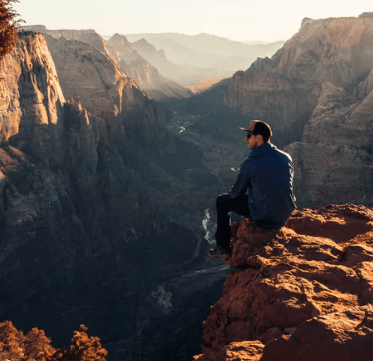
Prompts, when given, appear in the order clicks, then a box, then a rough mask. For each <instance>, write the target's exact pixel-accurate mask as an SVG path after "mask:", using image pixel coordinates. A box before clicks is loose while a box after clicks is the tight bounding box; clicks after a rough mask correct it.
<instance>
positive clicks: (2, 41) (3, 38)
mask: <svg viewBox="0 0 373 361" xmlns="http://www.w3.org/2000/svg"><path fill="white" fill-rule="evenodd" d="M17 2H19V1H18V0H0V60H1V59H2V58H3V57H4V56H5V55H6V54H8V53H9V52H10V51H11V50H12V49H13V47H14V46H15V45H16V43H17V40H18V35H17V32H18V26H19V24H20V23H21V22H23V20H15V19H16V17H17V16H18V14H17V13H16V12H15V11H14V10H13V8H12V3H17Z"/></svg>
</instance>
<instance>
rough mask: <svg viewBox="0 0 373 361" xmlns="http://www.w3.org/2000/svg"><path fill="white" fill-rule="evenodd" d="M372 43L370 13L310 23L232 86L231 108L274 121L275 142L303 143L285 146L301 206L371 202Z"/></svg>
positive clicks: (239, 75) (228, 99) (228, 100)
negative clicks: (264, 63)
mask: <svg viewBox="0 0 373 361" xmlns="http://www.w3.org/2000/svg"><path fill="white" fill-rule="evenodd" d="M372 38H373V26H372V23H371V20H370V18H369V17H367V16H361V17H358V18H330V19H322V20H313V21H310V20H309V19H304V21H303V22H302V27H301V29H300V30H299V32H298V33H297V34H295V35H294V36H293V37H292V38H291V39H290V40H289V41H287V42H286V44H285V45H284V47H283V48H282V49H280V50H279V51H278V52H277V53H276V54H275V55H274V56H273V57H272V58H271V60H270V62H269V63H268V64H267V65H264V67H263V60H261V59H259V60H258V61H257V64H253V65H252V66H251V68H250V69H249V70H247V71H246V72H239V73H236V74H235V75H234V76H233V78H232V81H231V83H230V85H229V90H228V93H227V96H226V99H225V101H226V104H227V105H229V106H231V107H234V108H239V109H241V110H242V111H243V112H244V113H248V114H250V115H252V116H253V117H255V118H259V119H263V120H265V121H267V122H268V123H269V124H271V126H272V128H273V130H274V137H273V141H274V143H275V144H278V145H279V146H281V147H283V146H285V145H288V144H289V143H293V142H297V143H295V144H291V145H288V146H287V147H286V148H285V149H286V150H287V151H289V153H290V154H291V156H292V157H293V158H294V162H295V164H296V167H295V174H296V177H298V180H300V181H301V183H300V184H299V183H298V184H296V186H295V187H296V188H297V189H296V196H297V198H298V205H299V207H300V208H302V207H318V206H321V205H325V204H327V203H343V202H352V203H357V204H361V203H362V204H365V205H368V206H370V205H371V204H372V202H371V192H372V189H371V186H370V183H371V181H370V180H371V174H372V173H371V166H370V165H371V161H372V158H371V156H372V154H373V153H372V149H373V148H372V147H373V143H372V134H371V124H372V117H371V114H372V111H373V109H372V106H371V97H372V95H371V91H372V89H373V88H372V85H373V83H372V74H371V72H372V69H373V56H372V55H373V54H372V49H371V46H370V43H371V40H372ZM257 69H259V70H258V71H257ZM253 70H254V71H253ZM297 174H298V175H297Z"/></svg>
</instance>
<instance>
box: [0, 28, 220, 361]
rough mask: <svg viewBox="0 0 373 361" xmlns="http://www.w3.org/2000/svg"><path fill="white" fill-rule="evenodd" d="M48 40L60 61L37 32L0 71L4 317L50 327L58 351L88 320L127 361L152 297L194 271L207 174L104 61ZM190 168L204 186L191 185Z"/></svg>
mask: <svg viewBox="0 0 373 361" xmlns="http://www.w3.org/2000/svg"><path fill="white" fill-rule="evenodd" d="M48 42H50V43H51V48H53V46H54V45H55V46H57V45H58V44H63V46H64V51H61V52H60V53H58V52H57V51H56V55H53V56H56V63H54V61H53V58H52V56H51V53H50V51H49V47H48V45H47V42H46V41H45V37H44V35H42V34H35V33H31V32H26V33H20V41H19V43H18V47H17V49H15V50H14V51H13V53H12V54H11V55H8V56H6V57H5V58H4V60H3V61H2V63H1V74H0V79H1V80H0V86H1V90H2V91H1V98H0V119H1V121H0V134H1V144H0V171H1V173H0V189H1V192H0V210H1V217H0V240H1V241H0V246H1V249H2V256H1V260H0V263H1V267H2V270H3V271H2V272H1V274H0V282H1V284H2V285H3V287H2V290H1V294H2V297H3V300H5V301H4V302H3V304H2V306H1V309H0V317H1V318H3V319H12V320H13V321H14V322H15V323H16V324H17V325H18V327H21V328H22V329H27V328H31V327H35V326H37V327H40V328H42V329H44V330H46V331H47V332H48V334H50V335H51V336H52V337H53V339H54V340H56V341H55V342H57V346H58V345H61V344H63V343H66V340H65V339H64V337H66V336H64V335H68V334H70V333H71V330H72V329H74V327H76V325H77V323H81V322H84V323H86V324H87V325H89V326H90V328H93V330H94V333H95V334H96V335H98V336H99V337H100V338H101V340H102V341H103V343H104V344H105V345H106V344H109V345H108V347H107V348H108V350H109V352H112V350H120V354H117V355H116V356H114V357H113V358H112V359H113V360H117V359H121V360H123V357H124V356H123V355H125V357H127V359H128V360H129V359H131V357H133V354H129V353H128V352H127V353H126V352H125V350H127V351H128V349H130V347H131V344H132V342H134V339H136V334H137V333H138V332H139V329H141V327H142V325H143V324H145V323H151V324H153V321H152V318H153V317H154V315H155V314H157V312H160V311H159V306H158V304H157V299H156V298H153V297H151V293H152V292H153V291H154V289H157V286H159V284H160V283H162V282H165V280H166V279H167V278H169V277H171V276H170V275H172V278H177V277H181V275H182V274H183V273H184V272H185V269H188V270H189V271H192V270H193V267H194V266H197V265H198V264H201V260H200V259H196V257H195V253H196V247H197V244H199V243H198V240H197V239H196V234H201V232H202V231H203V230H202V226H201V216H202V214H203V206H204V204H205V203H206V197H207V198H208V197H210V196H211V193H212V192H214V191H215V192H216V190H214V189H211V186H210V185H211V182H212V181H213V180H214V177H213V176H212V175H210V174H209V172H208V170H207V169H206V168H205V167H204V165H203V154H202V152H201V151H200V150H199V149H198V148H197V147H195V146H193V145H191V144H189V143H188V142H185V141H181V140H179V139H177V138H175V137H174V136H172V135H170V133H169V132H168V130H167V128H166V123H165V114H164V108H163V107H162V106H161V105H160V104H159V103H157V102H155V101H152V100H150V99H149V98H148V97H147V96H146V94H145V93H144V92H142V91H141V90H140V89H139V88H138V86H137V85H136V84H135V82H134V81H133V80H132V79H131V78H129V77H128V76H127V75H126V74H125V73H124V72H123V70H122V69H120V68H119V67H118V66H117V64H116V63H115V62H113V61H112V60H111V59H110V58H108V57H107V56H106V55H105V54H104V53H103V52H100V51H98V50H97V49H95V48H94V47H92V46H90V45H87V44H85V43H82V42H78V41H76V40H71V41H68V40H66V39H64V38H63V37H60V38H58V39H53V38H48ZM74 44H75V45H74ZM57 48H58V47H57ZM56 68H57V71H56ZM58 72H60V74H58ZM71 75H73V78H71ZM87 75H89V76H87ZM59 81H61V85H62V88H61V87H60V82H59ZM75 91H76V93H75ZM72 95H73V96H75V100H74V99H72V100H71V99H70V100H69V101H65V97H67V96H69V97H70V96H72ZM78 98H79V99H80V100H79V99H78ZM87 109H88V110H87ZM191 169H193V170H195V171H196V172H197V173H198V174H200V172H199V171H201V172H202V173H201V174H202V176H200V177H199V178H198V179H197V178H196V179H191V178H190V179H188V180H185V179H184V178H185V177H184V175H185V174H187V173H188V172H190V170H191ZM165 190H172V192H170V193H168V194H167V192H165ZM192 195H193V196H194V197H195V199H194V201H193V202H190V203H189V202H188V203H187V202H185V199H189V198H190V197H191V196H192ZM185 214H188V215H190V216H189V217H186V216H185ZM184 224H185V225H187V226H188V227H189V229H187V228H186V227H183V225H184ZM202 234H203V233H202ZM202 234H201V236H202ZM191 259H195V260H196V262H195V263H194V264H193V265H190V264H189V263H190V260H191ZM184 265H185V267H186V268H185V267H184ZM208 279H209V280H208ZM205 281H206V285H207V287H212V288H214V287H215V286H214V285H215V283H216V282H215V278H214V279H212V278H207V279H205ZM205 281H203V282H205ZM219 289H220V287H219ZM175 292H176V293H177V295H178V298H179V300H180V303H179V304H180V305H183V307H189V306H188V305H190V303H188V305H187V304H186V303H185V302H184V297H185V295H184V294H183V290H182V289H179V288H177V287H176V288H175ZM162 307H163V306H162ZM162 307H161V309H163V308H162ZM192 307H193V308H195V307H196V306H192ZM179 313H181V311H180V309H172V310H171V311H170V312H168V313H167V314H163V313H162V319H163V320H172V318H173V317H176V316H177V315H178V314H179ZM61 315H62V317H61ZM193 320H194V319H193ZM168 322H170V323H172V322H171V321H168ZM193 322H195V321H193ZM178 327H179V328H180V329H182V328H183V325H179V326H178ZM186 327H191V326H190V325H189V326H186ZM193 332H195V331H193ZM192 334H193V333H192ZM177 337H178V336H177V335H175V339H177ZM147 344H148V345H151V342H147ZM105 347H106V346H105ZM156 347H157V348H158V350H159V349H160V350H161V349H162V345H158V344H157V346H156ZM159 352H161V351H159ZM179 352H182V353H185V350H182V351H179ZM113 354H115V352H113Z"/></svg>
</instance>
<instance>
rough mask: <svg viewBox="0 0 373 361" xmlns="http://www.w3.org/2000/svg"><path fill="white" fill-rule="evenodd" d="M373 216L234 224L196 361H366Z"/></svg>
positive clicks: (320, 213)
mask: <svg viewBox="0 0 373 361" xmlns="http://www.w3.org/2000/svg"><path fill="white" fill-rule="evenodd" d="M372 232H373V211H372V210H371V209H368V208H366V207H364V206H356V205H353V204H344V205H329V206H326V207H324V208H321V209H317V210H310V209H304V210H302V211H296V212H295V213H294V215H293V216H292V217H291V218H290V219H289V221H288V222H287V224H286V225H285V227H282V228H281V229H280V230H265V229H263V228H260V227H257V226H256V225H255V223H254V222H251V221H249V220H244V221H242V222H239V223H234V224H233V225H232V233H233V235H234V237H235V240H234V241H232V243H231V244H232V247H233V255H232V258H231V259H230V260H229V261H228V264H230V265H231V266H232V267H234V268H235V270H233V271H232V272H231V273H230V274H229V275H228V277H227V280H226V282H225V284H224V286H225V294H224V296H223V297H222V298H221V299H220V300H219V301H218V302H217V303H216V304H215V305H213V306H211V314H210V316H209V317H208V318H207V320H206V321H205V322H204V332H203V336H202V352H203V355H199V356H195V359H196V360H200V361H209V360H214V361H219V360H231V361H233V360H235V361H241V360H242V361H243V360H258V361H259V360H261V361H269V360H288V361H298V360H299V361H300V360H302V361H304V360H320V361H324V360H325V361H326V360H328V361H331V360H335V361H337V360H346V361H352V360H362V361H364V360H366V361H368V360H371V359H372V355H373V353H372V348H371V345H372V340H373V308H372V303H373V292H372V290H373V269H372V266H371V262H372V260H373V241H372V234H373V233H372Z"/></svg>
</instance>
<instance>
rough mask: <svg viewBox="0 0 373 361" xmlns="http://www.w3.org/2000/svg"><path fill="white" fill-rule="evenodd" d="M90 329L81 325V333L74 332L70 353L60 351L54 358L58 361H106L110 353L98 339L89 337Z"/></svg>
mask: <svg viewBox="0 0 373 361" xmlns="http://www.w3.org/2000/svg"><path fill="white" fill-rule="evenodd" d="M87 330H88V327H86V326H84V325H80V327H79V331H74V336H73V338H72V339H71V344H70V351H67V350H63V351H61V350H58V351H57V353H56V354H55V356H54V360H56V361H106V356H107V355H108V352H107V351H106V349H104V348H103V347H102V346H101V343H100V339H99V338H98V337H88V335H87Z"/></svg>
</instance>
